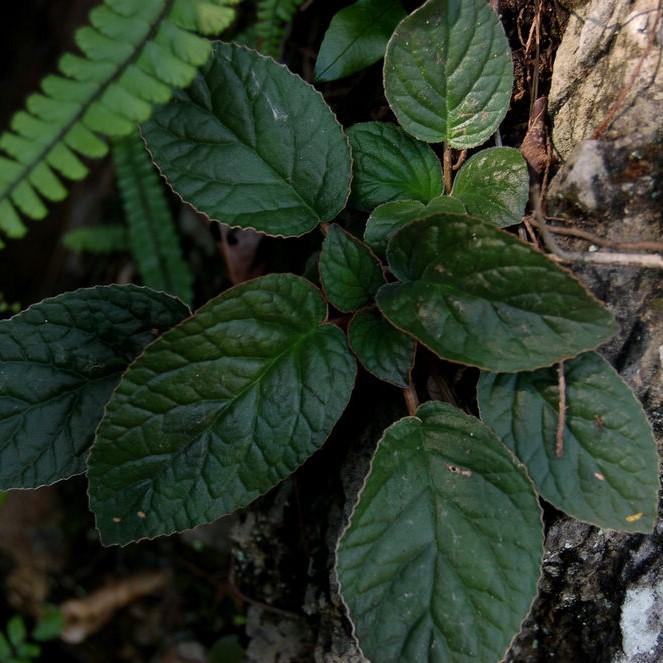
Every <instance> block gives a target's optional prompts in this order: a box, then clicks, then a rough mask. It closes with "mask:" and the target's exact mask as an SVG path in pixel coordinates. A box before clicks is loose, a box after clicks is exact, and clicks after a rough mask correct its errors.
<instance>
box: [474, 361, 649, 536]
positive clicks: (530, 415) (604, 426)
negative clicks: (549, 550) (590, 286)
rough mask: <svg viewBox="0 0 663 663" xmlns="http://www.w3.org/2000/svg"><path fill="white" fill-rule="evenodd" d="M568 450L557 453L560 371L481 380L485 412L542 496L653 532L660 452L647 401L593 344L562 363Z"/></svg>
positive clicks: (596, 519) (622, 526) (583, 513)
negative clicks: (592, 348)
mask: <svg viewBox="0 0 663 663" xmlns="http://www.w3.org/2000/svg"><path fill="white" fill-rule="evenodd" d="M564 373H565V377H566V399H567V400H566V404H567V409H566V426H565V428H564V450H563V451H564V452H563V455H562V456H561V458H559V457H557V455H556V453H555V446H556V431H557V423H558V413H559V388H558V375H557V371H556V370H555V369H553V368H547V369H541V370H538V371H535V372H532V373H518V374H516V375H509V374H500V375H495V374H489V373H484V374H482V376H481V379H480V380H479V387H478V398H479V407H480V409H481V416H482V419H483V420H484V421H485V422H486V423H487V424H488V425H489V426H490V427H491V428H492V429H493V430H494V431H495V432H496V433H497V434H498V435H499V436H500V437H501V438H502V440H503V441H504V442H505V444H507V446H508V447H509V448H510V449H512V450H513V452H514V453H515V454H516V455H517V456H518V458H520V459H521V460H522V461H523V463H525V465H526V466H527V469H528V471H529V474H530V476H531V477H532V480H533V481H534V483H535V484H536V487H537V490H538V491H539V492H540V493H541V496H542V497H543V498H544V499H546V500H547V501H548V502H550V503H551V504H552V505H554V506H555V507H557V508H558V509H561V510H562V511H565V512H566V513H568V514H569V515H571V516H573V517H574V518H578V519H579V520H584V521H585V522H588V523H591V524H593V525H597V526H599V527H603V528H609V529H617V530H623V531H627V532H651V531H652V529H653V527H654V525H655V523H656V514H657V504H658V499H657V495H658V490H659V476H658V468H659V458H658V454H657V452H656V442H655V440H654V438H653V435H652V431H651V427H650V425H649V423H648V421H647V418H646V417H645V415H644V412H643V411H642V406H641V405H640V403H639V402H638V401H637V399H636V398H635V396H634V394H633V392H632V391H631V390H630V389H629V387H628V386H627V385H626V384H625V383H624V382H623V381H622V379H621V378H620V377H619V375H618V374H617V373H616V372H615V370H614V369H613V368H612V366H610V364H609V363H608V362H607V361H606V360H605V359H603V358H602V357H601V356H600V355H598V354H596V353H595V352H589V353H587V354H584V355H581V356H580V357H577V358H575V359H572V360H570V361H568V362H566V363H565V364H564Z"/></svg>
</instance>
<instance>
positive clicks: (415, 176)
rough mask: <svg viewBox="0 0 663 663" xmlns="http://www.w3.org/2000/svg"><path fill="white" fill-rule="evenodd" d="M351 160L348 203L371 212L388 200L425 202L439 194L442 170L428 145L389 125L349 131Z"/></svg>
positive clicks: (374, 124)
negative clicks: (352, 174)
mask: <svg viewBox="0 0 663 663" xmlns="http://www.w3.org/2000/svg"><path fill="white" fill-rule="evenodd" d="M348 137H349V138H350V144H351V145H352V156H353V158H354V179H353V181H352V197H351V199H350V201H351V203H352V204H353V205H354V206H355V207H357V208H358V209H362V210H371V209H373V208H374V207H377V206H378V205H381V204H382V203H386V202H389V201H391V200H401V199H414V200H418V201H420V202H422V203H427V202H428V201H429V200H431V198H435V196H439V195H440V193H442V168H441V166H440V162H439V160H438V159H437V157H436V156H435V153H434V152H433V150H431V148H430V147H429V146H428V145H425V144H424V143H420V142H418V141H416V140H414V139H413V138H410V136H408V135H407V134H406V133H405V132H404V131H403V130H402V129H400V128H399V127H397V126H396V125H395V124H390V123H388V122H362V123H360V124H355V125H354V126H352V127H350V129H349V130H348Z"/></svg>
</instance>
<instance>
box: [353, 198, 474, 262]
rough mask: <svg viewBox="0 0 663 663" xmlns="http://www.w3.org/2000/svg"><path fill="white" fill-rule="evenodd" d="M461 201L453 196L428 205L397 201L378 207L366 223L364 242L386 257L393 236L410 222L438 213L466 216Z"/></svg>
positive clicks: (413, 201)
mask: <svg viewBox="0 0 663 663" xmlns="http://www.w3.org/2000/svg"><path fill="white" fill-rule="evenodd" d="M465 211H466V210H465V207H464V205H463V203H461V202H460V200H458V199H456V198H452V197H451V196H438V197H437V198H433V200H431V201H430V202H429V203H428V205H424V204H422V203H420V202H418V201H416V200H396V201H394V202H391V203H384V204H383V205H380V206H379V207H376V208H375V209H374V210H373V212H372V213H371V215H370V216H369V217H368V221H367V222H366V230H365V231H364V241H365V242H366V243H367V244H368V245H369V246H370V247H371V248H372V249H373V250H374V251H375V252H376V253H377V254H378V255H381V256H382V255H384V254H385V252H386V251H387V244H388V242H389V240H390V239H391V236H392V235H393V234H394V233H395V232H396V231H397V230H400V229H401V228H403V227H404V226H406V225H407V224H408V223H410V221H416V220H417V219H423V218H424V217H426V216H430V215H431V214H436V213H438V212H452V213H455V214H464V213H465Z"/></svg>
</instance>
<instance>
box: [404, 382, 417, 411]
mask: <svg viewBox="0 0 663 663" xmlns="http://www.w3.org/2000/svg"><path fill="white" fill-rule="evenodd" d="M403 398H404V399H405V407H407V413H408V414H409V415H410V416H411V417H414V416H415V415H416V414H417V408H418V407H419V396H417V390H416V389H415V388H414V384H412V382H411V381H410V384H409V385H408V386H407V387H405V389H403Z"/></svg>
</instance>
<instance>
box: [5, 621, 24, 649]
mask: <svg viewBox="0 0 663 663" xmlns="http://www.w3.org/2000/svg"><path fill="white" fill-rule="evenodd" d="M7 636H8V637H9V641H10V642H11V643H12V645H14V647H20V646H21V645H22V644H23V643H24V642H25V638H26V637H27V631H26V629H25V622H24V621H23V617H21V615H14V616H13V617H12V618H11V619H10V620H9V621H8V622H7Z"/></svg>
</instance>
